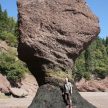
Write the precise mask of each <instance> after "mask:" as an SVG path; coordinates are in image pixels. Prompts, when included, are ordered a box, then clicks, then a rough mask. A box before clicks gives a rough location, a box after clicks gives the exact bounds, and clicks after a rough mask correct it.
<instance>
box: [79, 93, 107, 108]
mask: <svg viewBox="0 0 108 108" xmlns="http://www.w3.org/2000/svg"><path fill="white" fill-rule="evenodd" d="M80 94H81V95H82V96H83V97H84V98H85V99H86V100H88V102H90V103H92V104H93V105H95V106H96V107H97V108H108V92H80Z"/></svg>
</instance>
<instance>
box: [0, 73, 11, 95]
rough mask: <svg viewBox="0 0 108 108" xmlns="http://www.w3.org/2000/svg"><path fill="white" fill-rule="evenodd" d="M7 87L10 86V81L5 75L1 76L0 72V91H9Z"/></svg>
mask: <svg viewBox="0 0 108 108" xmlns="http://www.w3.org/2000/svg"><path fill="white" fill-rule="evenodd" d="M9 88H10V83H9V81H8V80H7V79H6V76H3V75H2V74H0V91H1V92H2V93H9V92H10V91H9Z"/></svg>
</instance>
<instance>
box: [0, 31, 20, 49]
mask: <svg viewBox="0 0 108 108" xmlns="http://www.w3.org/2000/svg"><path fill="white" fill-rule="evenodd" d="M0 39H1V40H4V41H6V42H7V43H8V45H10V46H12V47H16V46H17V43H18V42H17V37H16V36H14V35H13V34H12V33H11V32H7V31H2V32H1V33H0Z"/></svg>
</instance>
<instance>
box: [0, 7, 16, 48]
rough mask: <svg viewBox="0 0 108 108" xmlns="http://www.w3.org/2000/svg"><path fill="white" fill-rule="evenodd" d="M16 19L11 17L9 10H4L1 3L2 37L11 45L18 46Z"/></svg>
mask: <svg viewBox="0 0 108 108" xmlns="http://www.w3.org/2000/svg"><path fill="white" fill-rule="evenodd" d="M16 25H17V23H16V21H15V19H14V18H13V17H9V16H8V14H7V11H6V10H4V11H2V7H1V5H0V39H1V40H4V41H6V42H7V43H8V44H9V45H10V46H15V47H16V46H17V34H16V33H15V32H16Z"/></svg>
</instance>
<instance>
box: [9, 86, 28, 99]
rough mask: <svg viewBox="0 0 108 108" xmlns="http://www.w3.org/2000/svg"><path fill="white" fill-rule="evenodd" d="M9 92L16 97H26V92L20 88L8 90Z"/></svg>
mask: <svg viewBox="0 0 108 108" xmlns="http://www.w3.org/2000/svg"><path fill="white" fill-rule="evenodd" d="M9 90H10V92H11V93H12V94H13V95H14V96H16V97H25V96H28V92H27V91H26V90H25V89H22V88H20V89H19V88H12V87H11V88H9Z"/></svg>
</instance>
